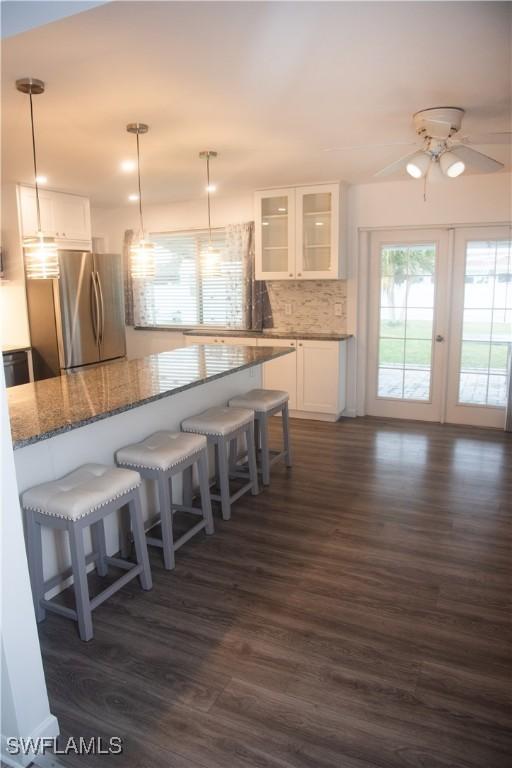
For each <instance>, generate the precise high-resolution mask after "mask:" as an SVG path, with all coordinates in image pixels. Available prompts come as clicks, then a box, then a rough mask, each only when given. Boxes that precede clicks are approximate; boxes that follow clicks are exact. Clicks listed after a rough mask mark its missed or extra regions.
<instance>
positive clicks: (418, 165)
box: [405, 152, 430, 179]
mask: <svg viewBox="0 0 512 768" xmlns="http://www.w3.org/2000/svg"><path fill="white" fill-rule="evenodd" d="M429 165H430V155H427V153H426V152H416V154H414V155H413V156H412V157H411V158H409V160H408V161H407V165H406V166H405V170H406V171H407V173H408V174H409V176H412V178H413V179H421V178H422V176H424V175H425V174H426V172H427V170H428V167H429Z"/></svg>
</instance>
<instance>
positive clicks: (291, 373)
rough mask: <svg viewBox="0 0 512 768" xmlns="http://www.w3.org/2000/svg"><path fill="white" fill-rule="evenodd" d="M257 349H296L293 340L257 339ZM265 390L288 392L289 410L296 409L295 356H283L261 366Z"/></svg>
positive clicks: (295, 343)
mask: <svg viewBox="0 0 512 768" xmlns="http://www.w3.org/2000/svg"><path fill="white" fill-rule="evenodd" d="M258 347H294V348H296V347H297V342H296V341H295V340H294V339H258ZM262 383H263V386H264V388H265V389H283V390H284V391H285V392H288V394H289V396H290V401H289V403H288V407H289V408H290V410H296V409H297V355H296V354H291V355H284V356H283V357H278V358H277V360H271V361H270V362H269V363H264V364H263V382H262Z"/></svg>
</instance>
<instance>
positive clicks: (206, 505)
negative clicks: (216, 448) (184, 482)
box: [197, 450, 214, 534]
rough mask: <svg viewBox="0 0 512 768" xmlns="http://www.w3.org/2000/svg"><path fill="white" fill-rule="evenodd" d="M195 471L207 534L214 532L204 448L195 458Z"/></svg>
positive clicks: (206, 457)
mask: <svg viewBox="0 0 512 768" xmlns="http://www.w3.org/2000/svg"><path fill="white" fill-rule="evenodd" d="M197 472H198V474H199V488H200V490H201V509H202V510H203V519H204V522H205V531H206V533H208V534H212V533H213V532H214V529H213V515H212V502H211V499H210V479H209V476H208V453H207V452H206V450H204V451H202V452H201V455H200V456H199V458H198V460H197Z"/></svg>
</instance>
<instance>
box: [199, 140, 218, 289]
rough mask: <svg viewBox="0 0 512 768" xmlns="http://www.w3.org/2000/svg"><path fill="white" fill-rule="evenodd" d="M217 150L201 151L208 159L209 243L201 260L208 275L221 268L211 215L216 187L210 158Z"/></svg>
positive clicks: (203, 157)
mask: <svg viewBox="0 0 512 768" xmlns="http://www.w3.org/2000/svg"><path fill="white" fill-rule="evenodd" d="M217 154H218V153H217V152H215V151H214V150H213V149H206V150H204V151H203V152H200V153H199V157H200V158H201V160H206V195H207V200H208V245H207V247H206V248H204V249H203V250H202V251H201V262H202V267H203V271H204V272H205V273H206V274H207V275H213V274H215V273H216V272H218V270H219V266H220V257H221V252H220V251H219V250H218V249H217V248H214V247H213V243H212V217H211V203H210V193H211V192H213V191H214V190H215V189H216V187H215V185H214V184H212V183H211V181H210V158H212V157H217Z"/></svg>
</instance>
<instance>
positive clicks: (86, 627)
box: [68, 523, 93, 640]
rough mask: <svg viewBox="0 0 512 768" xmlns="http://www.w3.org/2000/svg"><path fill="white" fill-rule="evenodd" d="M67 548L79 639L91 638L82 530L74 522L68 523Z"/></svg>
mask: <svg viewBox="0 0 512 768" xmlns="http://www.w3.org/2000/svg"><path fill="white" fill-rule="evenodd" d="M68 533H69V548H70V550H71V565H72V568H73V588H74V590H75V604H76V615H77V620H78V631H79V633H80V638H81V640H92V636H93V631H92V613H91V603H90V600H89V587H88V585H87V572H86V569H85V552H84V531H83V528H82V526H80V525H77V524H76V523H70V524H69V525H68Z"/></svg>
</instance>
